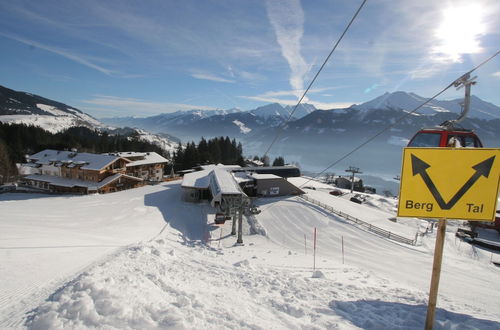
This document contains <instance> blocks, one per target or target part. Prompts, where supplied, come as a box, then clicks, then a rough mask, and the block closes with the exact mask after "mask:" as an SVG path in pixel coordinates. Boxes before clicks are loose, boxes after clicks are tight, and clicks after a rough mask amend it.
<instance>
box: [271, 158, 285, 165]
mask: <svg viewBox="0 0 500 330" xmlns="http://www.w3.org/2000/svg"><path fill="white" fill-rule="evenodd" d="M284 165H285V159H284V158H283V157H281V156H278V157H276V158H275V159H274V161H273V166H284Z"/></svg>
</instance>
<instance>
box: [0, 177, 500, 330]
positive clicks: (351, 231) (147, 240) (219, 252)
mask: <svg viewBox="0 0 500 330" xmlns="http://www.w3.org/2000/svg"><path fill="white" fill-rule="evenodd" d="M309 185H316V186H318V188H319V187H320V186H321V184H318V183H310V184H309ZM322 193H323V194H325V195H326V194H327V192H321V191H320V190H317V191H314V192H313V193H312V194H313V195H314V197H315V198H318V199H322V200H323V201H330V202H331V203H334V204H332V205H336V206H337V207H339V208H341V209H342V210H343V211H345V212H346V213H349V212H355V211H356V212H358V214H357V215H358V216H359V215H361V216H364V217H365V218H370V219H372V221H382V220H380V219H384V218H385V217H386V216H387V215H390V213H389V212H388V211H387V210H389V209H391V208H393V205H392V206H391V203H389V201H388V200H386V199H383V198H381V197H380V198H379V199H375V198H374V199H372V202H371V203H370V205H371V206H370V207H361V208H360V207H359V205H357V204H356V205H354V203H349V202H344V201H341V200H340V199H338V198H337V199H335V198H333V199H330V196H323V197H322V196H321V194H322ZM258 204H259V207H260V209H261V210H262V213H260V214H259V215H256V216H255V217H254V219H256V220H257V221H258V226H262V227H263V228H264V229H265V233H267V237H266V236H261V235H249V231H250V229H249V228H248V226H247V225H246V226H245V228H244V232H245V233H246V234H245V236H244V241H245V245H244V246H235V245H234V242H235V237H234V236H231V235H229V233H230V230H231V222H226V224H225V225H224V226H220V227H217V226H214V225H213V222H212V221H213V211H212V210H211V208H210V207H209V206H208V205H207V204H189V203H185V202H182V201H181V200H180V186H179V183H169V184H161V185H157V186H147V187H143V188H137V189H133V190H127V191H123V192H119V193H112V194H107V195H93V196H61V197H45V196H43V195H42V196H36V195H29V196H27V195H24V194H3V195H0V209H1V211H2V212H1V213H0V232H2V238H1V240H0V265H2V266H1V267H0V280H1V283H2V286H3V287H2V289H1V290H0V328H9V329H10V328H24V327H27V328H30V329H68V328H72V329H74V328H99V329H151V328H175V329H195V328H196V329H200V328H206V329H221V328H232V329H271V328H272V329H303V328H307V329H357V328H363V329H401V328H404V329H421V328H423V324H424V321H425V314H426V308H427V307H426V301H427V294H428V283H429V280H430V270H431V268H432V251H433V247H434V238H433V237H432V236H429V237H424V238H423V240H422V244H421V245H420V246H417V247H410V246H404V245H400V244H397V243H394V242H392V241H389V240H387V239H384V238H381V237H379V236H376V235H374V234H372V233H368V232H364V231H361V230H359V229H358V228H356V227H355V226H353V225H352V224H350V223H347V222H345V221H343V220H342V219H340V218H338V217H336V216H333V215H330V214H328V213H327V212H325V211H323V210H321V209H319V208H317V207H316V206H314V205H312V204H309V203H307V202H305V201H303V200H300V199H297V198H294V197H292V198H275V199H263V200H260V201H259V202H258ZM381 207H382V208H383V209H385V210H386V211H382V210H381V209H380V208H381ZM26 210H29V211H26ZM408 223H409V224H410V227H407V226H405V225H401V224H399V223H398V224H393V223H392V222H391V223H390V224H389V226H392V227H391V228H393V229H394V230H396V229H397V228H398V226H400V227H401V226H402V227H401V230H403V231H405V230H406V231H408V230H410V231H411V230H417V228H416V227H415V225H414V223H413V222H411V221H410V222H408ZM395 225H397V226H395ZM314 227H316V228H317V229H318V245H317V257H316V268H317V271H316V272H314V273H313V271H312V265H313V260H312V229H313V228H314ZM452 227H453V226H449V228H452ZM262 232H264V231H262ZM304 235H305V236H304ZM219 237H221V238H222V239H219ZM207 238H208V241H206V240H207ZM341 238H343V239H344V242H345V263H344V264H342V256H341V253H340V242H341V240H340V239H341ZM35 252H36V254H35ZM488 260H489V255H486V254H484V253H483V252H481V251H477V250H474V249H473V248H472V247H470V246H469V245H468V244H465V243H463V245H462V244H461V243H460V242H456V240H455V239H454V237H453V233H452V232H449V233H448V236H447V241H446V243H445V259H444V263H443V274H442V276H441V286H440V296H439V298H438V310H437V314H436V324H435V328H437V329H455V328H460V329H462V328H466V329H499V328H500V315H499V314H498V310H500V290H499V289H500V285H499V284H498V281H497V280H498V278H499V275H500V271H499V270H498V269H497V268H495V267H493V266H490V265H489V264H488ZM4 283H8V284H7V285H5V284H4ZM44 300H45V301H44Z"/></svg>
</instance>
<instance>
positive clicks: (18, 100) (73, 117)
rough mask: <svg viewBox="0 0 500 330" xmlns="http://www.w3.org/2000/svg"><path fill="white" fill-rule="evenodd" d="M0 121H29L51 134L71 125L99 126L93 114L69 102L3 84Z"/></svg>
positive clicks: (0, 87)
mask: <svg viewBox="0 0 500 330" xmlns="http://www.w3.org/2000/svg"><path fill="white" fill-rule="evenodd" d="M0 121H1V122H10V123H18V124H21V123H22V124H31V125H35V126H39V127H41V128H43V129H45V130H47V131H50V132H52V133H57V132H60V131H63V130H65V129H67V128H69V127H72V126H85V127H89V128H96V127H99V126H102V124H101V123H100V122H99V121H98V120H97V119H95V118H94V117H92V116H90V115H88V114H86V113H84V112H82V111H80V110H78V109H76V108H73V107H71V106H69V105H66V104H64V103H60V102H56V101H53V100H49V99H46V98H44V97H41V96H38V95H33V94H30V93H26V92H18V91H14V90H12V89H9V88H6V87H3V86H0Z"/></svg>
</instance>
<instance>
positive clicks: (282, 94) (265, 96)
mask: <svg viewBox="0 0 500 330" xmlns="http://www.w3.org/2000/svg"><path fill="white" fill-rule="evenodd" d="M345 87H349V86H336V87H326V88H315V89H310V90H309V94H315V93H317V94H320V93H323V92H325V91H328V90H335V89H342V88H345ZM296 92H297V91H296V90H287V91H269V92H265V93H262V94H259V95H252V96H240V97H241V98H244V99H248V100H253V101H259V102H268V103H280V104H283V105H291V106H294V105H296V104H297V99H295V98H287V96H289V97H294V96H295V95H296ZM303 92H304V91H300V93H303ZM328 96H333V95H328ZM306 102H307V103H309V104H312V105H314V106H315V107H316V108H318V109H334V108H346V107H349V106H350V105H352V104H354V103H356V102H320V101H315V100H311V99H308V100H307V101H306ZM306 102H303V103H306Z"/></svg>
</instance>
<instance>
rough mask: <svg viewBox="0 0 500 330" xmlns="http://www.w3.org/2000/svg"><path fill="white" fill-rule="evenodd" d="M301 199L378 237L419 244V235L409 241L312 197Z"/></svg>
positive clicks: (303, 196) (302, 196)
mask: <svg viewBox="0 0 500 330" xmlns="http://www.w3.org/2000/svg"><path fill="white" fill-rule="evenodd" d="M299 197H300V198H302V199H304V200H306V201H308V202H310V203H312V204H314V205H317V206H319V207H321V208H323V209H325V210H327V211H329V212H331V213H333V214H335V215H338V216H340V217H342V218H344V219H346V220H349V221H352V222H354V223H356V224H358V225H360V226H361V227H364V228H366V229H368V231H371V232H373V233H375V234H377V235H380V236H383V237H386V238H389V239H392V240H394V241H397V242H400V243H404V244H409V245H416V244H417V237H418V233H417V234H416V235H415V238H414V239H409V238H406V237H403V236H401V235H398V234H394V233H392V232H390V231H388V230H385V229H382V228H380V227H377V226H374V225H372V224H370V223H368V222H365V221H363V220H361V219H358V218H355V217H353V216H351V215H349V214H347V213H344V212H341V211H338V210H335V209H334V208H333V207H331V206H330V205H326V204H324V203H321V202H319V201H317V200H315V199H313V198H311V197H308V196H305V195H301V196H299Z"/></svg>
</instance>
